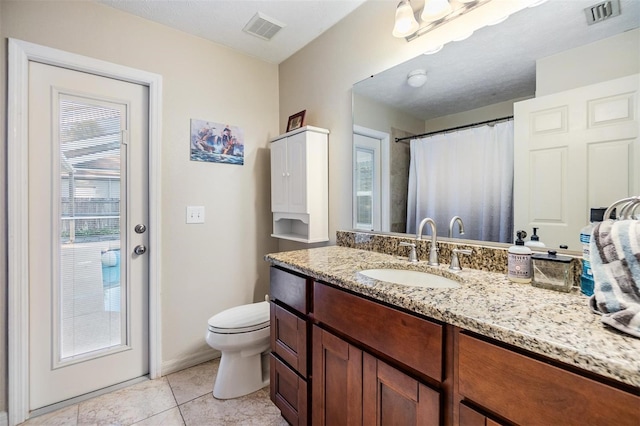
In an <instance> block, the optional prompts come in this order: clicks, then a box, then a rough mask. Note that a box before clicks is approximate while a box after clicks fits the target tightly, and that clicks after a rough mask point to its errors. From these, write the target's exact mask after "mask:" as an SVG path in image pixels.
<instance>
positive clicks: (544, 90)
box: [536, 29, 640, 97]
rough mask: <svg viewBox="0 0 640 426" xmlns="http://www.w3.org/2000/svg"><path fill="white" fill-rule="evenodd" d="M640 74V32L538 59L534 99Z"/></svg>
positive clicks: (634, 31)
mask: <svg viewBox="0 0 640 426" xmlns="http://www.w3.org/2000/svg"><path fill="white" fill-rule="evenodd" d="M638 72H640V29H635V30H631V31H627V32H624V33H622V34H619V35H617V36H614V37H609V38H607V39H604V40H600V41H597V42H595V43H591V44H587V45H585V46H582V47H578V48H576V49H571V50H568V51H566V52H561V53H558V54H556V55H553V56H548V57H546V58H542V59H539V60H538V61H537V62H536V97H540V96H544V95H548V94H551V93H557V92H562V91H564V90H570V89H575V88H577V87H582V86H587V85H589V84H595V83H599V82H602V81H607V80H613V79H614V78H619V77H624V76H627V75H631V74H636V73H638Z"/></svg>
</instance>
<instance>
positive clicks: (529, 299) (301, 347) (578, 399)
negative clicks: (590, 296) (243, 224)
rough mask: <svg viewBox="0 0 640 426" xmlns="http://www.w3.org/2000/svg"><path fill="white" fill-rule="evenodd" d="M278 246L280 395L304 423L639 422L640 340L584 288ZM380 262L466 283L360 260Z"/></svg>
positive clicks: (275, 349)
mask: <svg viewBox="0 0 640 426" xmlns="http://www.w3.org/2000/svg"><path fill="white" fill-rule="evenodd" d="M265 259H266V260H267V261H268V262H269V263H270V264H271V347H272V353H271V355H270V362H271V399H272V400H273V401H274V403H275V404H276V405H277V406H278V407H279V408H280V410H281V411H282V415H283V417H284V418H285V419H286V420H287V421H288V422H289V423H291V424H299V425H306V424H314V425H325V424H326V425H336V424H364V425H369V424H403V425H409V424H416V425H438V424H445V425H494V424H495V425H498V424H500V425H508V424H523V425H525V424H566V425H569V424H615V425H624V424H629V425H637V424H638V423H639V422H640V357H638V354H640V339H635V338H632V337H628V336H626V335H623V334H621V333H618V332H615V331H612V330H610V329H606V328H605V327H604V326H603V325H602V324H601V323H600V318H599V317H598V316H597V315H594V314H592V313H591V311H590V310H589V308H588V305H587V299H586V297H584V296H581V295H579V294H578V293H576V292H573V293H568V294H567V293H559V292H554V291H551V290H544V289H540V288H534V287H532V286H531V285H525V284H516V283H513V282H510V281H508V280H507V279H506V276H505V275H504V274H503V273H494V272H486V271H479V270H473V269H463V270H462V271H460V272H458V273H453V272H451V271H449V270H448V269H447V265H441V266H439V267H431V266H428V265H426V262H420V263H418V264H410V263H408V262H407V260H406V258H404V259H403V258H399V257H397V256H395V255H390V254H383V253H377V252H374V251H367V250H359V249H354V248H349V247H341V246H331V247H322V248H315V249H309V250H297V251H291V252H284V253H275V254H269V255H267V256H266V257H265ZM442 260H444V259H442ZM373 268H383V269H411V270H415V271H421V272H427V273H429V274H433V275H436V276H444V277H446V278H449V279H451V280H454V281H456V282H457V283H459V287H457V288H428V287H426V288H425V287H414V286H406V285H400V284H394V283H389V282H384V281H378V280H376V279H374V278H369V277H367V276H365V275H363V274H360V273H359V272H360V271H363V270H367V269H373Z"/></svg>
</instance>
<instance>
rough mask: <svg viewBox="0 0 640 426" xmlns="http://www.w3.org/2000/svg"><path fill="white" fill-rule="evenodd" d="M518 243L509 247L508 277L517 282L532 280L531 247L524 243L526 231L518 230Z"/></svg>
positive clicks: (524, 282) (525, 282)
mask: <svg viewBox="0 0 640 426" xmlns="http://www.w3.org/2000/svg"><path fill="white" fill-rule="evenodd" d="M516 236H517V239H516V244H515V245H513V246H511V247H509V250H508V264H507V277H508V278H509V279H510V280H511V281H513V282H516V283H523V284H527V283H530V282H531V275H532V273H531V254H532V253H531V249H530V248H529V247H527V246H525V245H524V240H523V238H525V237H526V236H527V233H526V232H525V231H517V232H516Z"/></svg>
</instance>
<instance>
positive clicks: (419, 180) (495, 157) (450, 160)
mask: <svg viewBox="0 0 640 426" xmlns="http://www.w3.org/2000/svg"><path fill="white" fill-rule="evenodd" d="M513 143H514V141H513V121H512V120H510V121H507V122H502V123H496V124H493V125H485V126H482V127H475V128H470V129H466V130H460V131H456V132H451V133H439V134H436V135H432V136H428V137H425V138H422V139H413V140H411V162H410V165H409V190H408V200H407V232H408V233H415V232H416V231H417V227H418V224H419V223H420V221H421V220H422V219H423V218H425V217H430V218H432V219H434V220H435V222H436V224H437V230H438V235H439V236H445V237H446V236H447V235H448V232H449V222H450V220H451V218H452V217H453V216H460V217H461V218H462V220H463V221H464V228H465V235H464V236H462V238H465V239H470V240H483V241H496V242H512V241H513V237H512V235H513ZM424 232H427V230H425V231H424ZM453 236H454V237H457V236H458V225H457V224H456V225H455V227H454V232H453Z"/></svg>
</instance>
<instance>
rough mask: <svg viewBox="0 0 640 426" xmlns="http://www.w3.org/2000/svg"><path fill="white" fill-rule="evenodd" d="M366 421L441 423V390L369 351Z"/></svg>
mask: <svg viewBox="0 0 640 426" xmlns="http://www.w3.org/2000/svg"><path fill="white" fill-rule="evenodd" d="M362 420H363V424H365V425H403V426H410V425H438V424H440V423H441V422H440V393H439V392H437V391H435V390H433V389H430V388H428V387H427V386H425V385H423V384H422V383H420V382H418V381H417V380H415V379H413V378H411V377H409V376H407V375H406V374H404V373H402V372H401V371H399V370H396V369H395V368H393V367H391V366H389V365H388V364H385V363H384V362H382V361H380V360H378V359H376V358H375V357H373V356H372V355H369V354H367V353H365V354H364V355H363V418H362Z"/></svg>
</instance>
